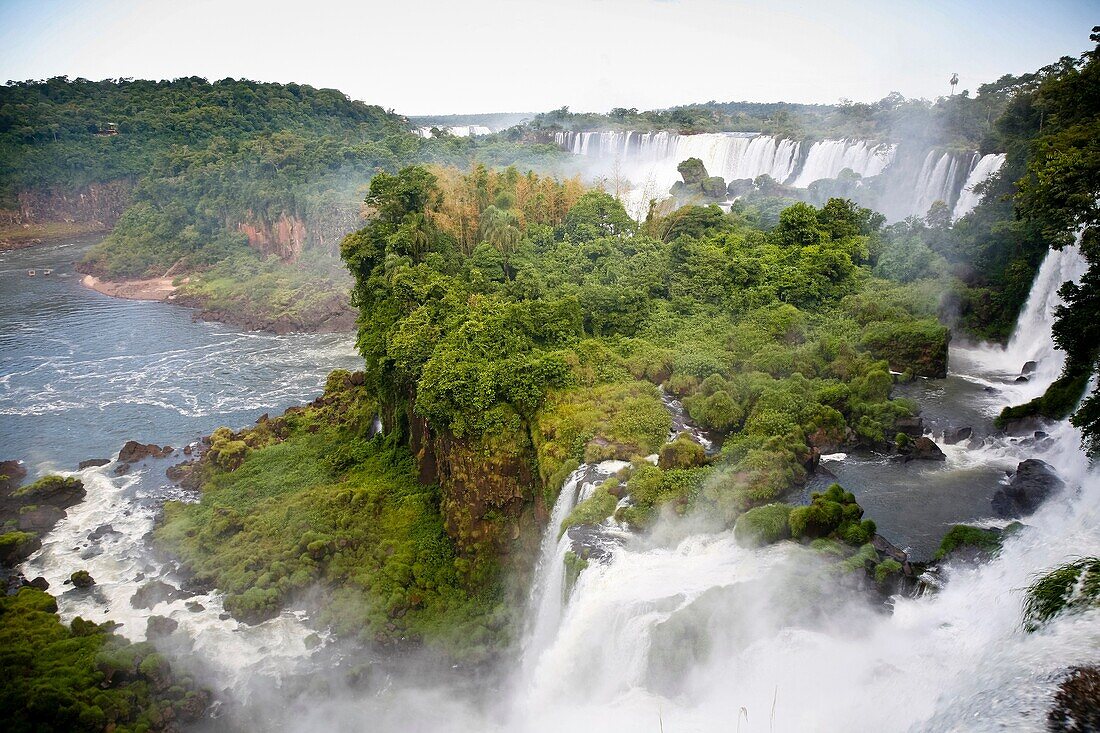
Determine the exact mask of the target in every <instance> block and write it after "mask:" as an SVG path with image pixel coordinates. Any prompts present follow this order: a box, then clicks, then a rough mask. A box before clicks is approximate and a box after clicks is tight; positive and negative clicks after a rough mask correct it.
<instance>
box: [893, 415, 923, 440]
mask: <svg viewBox="0 0 1100 733" xmlns="http://www.w3.org/2000/svg"><path fill="white" fill-rule="evenodd" d="M894 431H895V432H898V433H905V434H906V435H908V436H909V437H910V438H919V437H921V436H922V435H924V419H923V418H920V417H899V418H898V420H897V422H895V423H894Z"/></svg>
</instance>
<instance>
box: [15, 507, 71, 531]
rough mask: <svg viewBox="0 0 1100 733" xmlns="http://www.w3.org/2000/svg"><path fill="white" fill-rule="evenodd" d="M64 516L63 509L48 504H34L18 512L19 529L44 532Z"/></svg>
mask: <svg viewBox="0 0 1100 733" xmlns="http://www.w3.org/2000/svg"><path fill="white" fill-rule="evenodd" d="M64 516H65V510H64V509H59V508H57V507H55V506H50V505H49V504H43V505H35V506H34V507H33V508H29V507H28V508H25V509H23V510H21V511H20V512H19V531H21V532H35V533H37V534H45V533H46V532H49V531H50V530H51V529H53V526H54V525H55V524H57V523H58V522H59V521H61V519H62V518H63V517H64Z"/></svg>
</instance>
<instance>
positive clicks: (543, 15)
mask: <svg viewBox="0 0 1100 733" xmlns="http://www.w3.org/2000/svg"><path fill="white" fill-rule="evenodd" d="M1097 24H1100V2H1098V1H1097V0H1091V1H1089V2H1084V1H1081V0H1075V1H1070V0H1048V1H1047V2H1023V1H1021V0H1000V1H994V0H982V1H981V2H964V1H962V0H957V1H956V2H943V1H941V0H908V1H905V2H903V1H900V0H878V1H874V0H864V1H857V0H834V1H832V2H821V1H819V2H812V1H807V2H794V1H791V0H556V1H550V0H511V1H510V2H509V1H507V0H462V1H457V0H446V1H440V2H437V1H435V0H414V1H411V2H374V1H365V2H364V1H360V2H333V1H330V0H298V1H296V2H286V1H285V0H267V1H266V2H239V1H232V0H220V1H214V0H191V1H190V2H161V1H160V0H156V1H149V0H146V1H145V2H135V1H133V0H95V1H94V2H93V1H90V0H65V1H63V0H0V80H7V79H20V80H21V79H28V78H46V77H49V76H56V75H68V76H70V77H78V76H83V77H86V78H91V79H101V78H105V77H119V76H131V77H141V78H156V79H160V78H173V77H179V76H191V75H195V76H204V77H207V78H209V79H220V78H224V77H227V76H232V77H241V76H244V77H248V78H252V79H258V80H262V81H280V82H289V81H295V82H300V83H306V84H312V85H313V86H318V87H336V88H338V89H341V90H343V91H344V92H346V93H348V94H349V95H350V96H352V97H353V98H356V99H362V100H364V101H368V102H371V103H375V104H381V105H383V106H386V107H392V108H395V109H397V110H398V111H399V112H403V113H405V114H426V113H447V112H489V111H532V110H535V111H537V110H545V109H550V108H553V107H559V106H561V105H569V106H570V107H571V108H572V109H574V110H597V111H606V110H607V109H609V108H610V107H613V106H625V107H639V108H643V109H648V108H654V107H665V106H670V105H674V104H682V103H687V102H694V101H706V100H709V99H718V100H722V101H728V100H741V99H748V100H754V101H774V100H787V101H799V102H836V101H837V100H838V99H840V98H842V97H846V98H849V99H854V100H861V101H871V100H875V99H879V98H881V97H882V96H884V95H886V94H887V93H889V92H891V91H899V92H901V93H902V94H905V95H906V96H911V97H929V98H931V97H935V96H937V95H940V94H944V93H946V92H947V91H948V85H947V79H948V78H949V77H950V75H951V73H952V72H958V74H959V76H960V78H961V83H960V85H959V88H960V89H963V88H970V89H974V88H976V87H977V85H978V84H980V83H982V82H986V81H991V80H993V79H996V78H997V77H999V76H1000V75H1001V74H1003V73H1021V72H1024V71H1030V70H1033V69H1035V68H1038V67H1039V66H1042V65H1044V64H1047V63H1050V62H1051V61H1054V60H1056V59H1057V58H1059V57H1060V56H1063V55H1076V54H1078V53H1080V52H1081V51H1083V50H1086V49H1087V48H1089V46H1090V42H1089V40H1088V36H1089V31H1090V29H1091V27H1092V26H1093V25H1097Z"/></svg>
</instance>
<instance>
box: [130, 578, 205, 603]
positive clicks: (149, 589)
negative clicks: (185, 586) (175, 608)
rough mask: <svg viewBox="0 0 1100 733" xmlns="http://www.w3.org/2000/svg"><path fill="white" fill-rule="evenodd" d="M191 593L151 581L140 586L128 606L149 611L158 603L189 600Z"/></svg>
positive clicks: (157, 581)
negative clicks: (182, 599)
mask: <svg viewBox="0 0 1100 733" xmlns="http://www.w3.org/2000/svg"><path fill="white" fill-rule="evenodd" d="M191 595H193V594H191V593H188V592H187V591H184V590H180V589H179V588H174V587H172V586H170V585H168V584H167V583H165V582H163V581H161V580H151V581H149V582H148V583H146V584H145V585H143V586H141V587H140V588H138V589H137V591H136V592H135V593H134V595H133V597H132V598H130V605H131V606H133V607H134V608H141V609H150V608H152V607H153V606H155V605H157V604H158V603H163V602H169V603H171V602H172V601H175V600H178V599H181V598H189V597H190V596H191Z"/></svg>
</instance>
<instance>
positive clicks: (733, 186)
mask: <svg viewBox="0 0 1100 733" xmlns="http://www.w3.org/2000/svg"><path fill="white" fill-rule="evenodd" d="M755 188H756V186H754V185H753V183H752V179H751V178H735V179H733V180H732V181H730V182H729V185H728V186H726V195H727V196H729V197H730V198H737V197H738V196H744V195H745V194H747V193H751V192H752V191H753V190H754V189H755Z"/></svg>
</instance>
